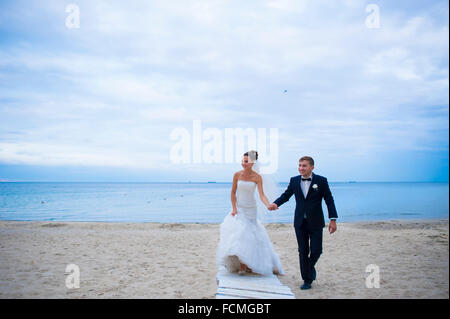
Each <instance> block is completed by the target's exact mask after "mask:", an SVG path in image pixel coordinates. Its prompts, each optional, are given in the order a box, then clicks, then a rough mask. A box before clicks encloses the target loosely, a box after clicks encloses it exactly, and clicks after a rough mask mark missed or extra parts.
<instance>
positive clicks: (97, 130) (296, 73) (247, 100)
mask: <svg viewBox="0 0 450 319" xmlns="http://www.w3.org/2000/svg"><path fill="white" fill-rule="evenodd" d="M78 4H79V6H80V19H81V20H80V29H77V30H69V29H67V28H65V26H64V19H65V15H66V13H65V11H64V5H61V4H55V3H54V2H35V3H33V2H32V3H30V4H27V8H29V9H30V10H29V11H31V12H33V14H29V13H27V14H26V15H24V16H22V15H20V12H22V11H23V6H24V4H20V3H19V4H17V5H16V6H14V5H10V8H8V9H9V10H8V12H9V13H8V14H6V13H3V16H4V17H5V18H7V19H8V23H9V24H2V25H3V28H6V30H7V32H8V31H9V32H10V33H11V37H13V35H14V32H15V31H16V30H17V29H18V30H20V31H21V32H24V33H25V34H27V37H23V38H22V39H20V40H19V39H13V40H11V41H10V42H5V43H4V44H1V45H0V47H1V51H0V81H1V82H2V84H4V85H3V88H0V99H2V101H3V102H2V105H0V112H1V113H2V118H1V119H0V124H1V125H2V127H3V130H1V129H0V142H2V141H3V142H2V151H1V152H0V161H2V162H8V163H13V162H20V163H29V164H35V163H44V162H45V163H49V164H52V165H53V164H54V165H57V164H58V165H64V164H68V165H78V164H79V163H81V162H83V163H84V164H85V165H113V166H121V165H123V166H127V167H133V166H135V167H162V166H158V165H161V164H160V163H161V162H164V161H167V158H168V156H169V150H170V146H171V141H170V139H169V135H170V132H171V130H173V129H174V128H176V127H180V126H181V127H187V128H189V127H190V126H191V125H192V120H194V119H201V120H202V121H203V123H204V125H205V127H217V128H224V127H246V126H251V127H254V128H257V127H266V128H269V127H277V128H279V131H280V145H281V147H280V152H290V151H291V150H293V149H295V148H299V147H300V148H303V149H311V150H316V151H318V152H322V153H323V152H325V153H327V152H328V153H329V154H339V153H341V154H344V156H347V155H346V154H350V153H351V152H356V153H358V152H360V153H361V152H362V153H365V154H370V153H376V152H378V151H379V150H380V149H382V150H386V149H389V150H392V151H395V150H397V149H402V150H403V149H404V150H418V149H422V150H423V149H442V148H445V147H447V148H448V139H447V140H445V139H443V138H441V137H438V136H442V132H446V130H447V131H448V125H447V124H446V122H447V120H448V84H449V83H448V21H445V20H444V21H443V20H441V18H440V16H438V14H439V13H438V12H437V11H436V6H431V7H430V9H429V10H428V11H420V12H419V11H411V10H409V8H408V7H405V9H404V10H403V11H401V10H400V13H401V14H400V13H399V9H395V10H394V9H392V10H389V9H388V8H387V5H384V6H381V15H382V16H381V21H382V27H381V28H380V29H368V28H366V26H365V23H364V21H365V18H366V14H367V13H366V12H365V6H364V3H361V2H360V1H349V0H347V1H331V2H330V1H291V0H268V1H266V2H246V3H245V4H243V3H242V2H237V1H207V2H205V1H188V2H186V1H168V2H167V1H152V2H147V1H141V2H139V1H137V2H133V4H132V5H131V4H130V3H128V2H122V1H116V2H114V1H95V2H90V1H80V2H79V3H78ZM444 7H445V8H446V9H447V10H448V5H445V6H444ZM58 21H60V22H58ZM12 22H14V23H12ZM285 89H287V92H286V93H284V90H285ZM437 106H442V108H441V111H439V112H440V113H436V112H438V111H436V110H435V109H434V108H436V107H437ZM436 114H439V115H436ZM249 124H250V125H249ZM299 127H302V128H303V129H299ZM13 130H16V131H19V132H21V134H19V135H17V134H16V135H14V134H9V133H7V132H8V131H13ZM62 141H64V142H62ZM125 154H126V155H125ZM112 157H114V158H115V160H112V161H108V160H107V159H108V158H112ZM83 159H85V160H84V161H83ZM149 163H150V164H149Z"/></svg>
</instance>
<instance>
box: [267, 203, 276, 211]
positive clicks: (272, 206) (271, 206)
mask: <svg viewBox="0 0 450 319" xmlns="http://www.w3.org/2000/svg"><path fill="white" fill-rule="evenodd" d="M267 209H268V210H276V209H278V205H277V204H275V203H272V204H270V205H269V206H267Z"/></svg>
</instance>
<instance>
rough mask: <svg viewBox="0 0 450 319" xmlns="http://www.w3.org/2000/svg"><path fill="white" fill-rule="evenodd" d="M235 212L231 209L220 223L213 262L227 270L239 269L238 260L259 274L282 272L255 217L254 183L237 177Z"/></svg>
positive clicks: (264, 232) (268, 240) (270, 244)
mask: <svg viewBox="0 0 450 319" xmlns="http://www.w3.org/2000/svg"><path fill="white" fill-rule="evenodd" d="M237 183H238V184H237V191H236V208H237V214H236V215H235V216H232V215H231V212H230V213H228V215H227V216H226V217H225V219H224V220H223V222H222V223H221V224H220V240H219V245H218V247H217V254H216V263H217V265H218V266H225V267H226V268H227V270H228V271H230V272H236V271H238V270H239V266H240V263H243V264H245V265H247V267H249V268H250V269H251V270H252V272H254V273H258V274H261V275H271V274H273V273H275V274H281V275H283V274H284V271H283V268H282V267H281V262H280V258H279V257H278V255H277V254H276V253H275V250H274V248H273V245H272V242H271V241H270V238H269V235H268V234H267V232H266V229H265V228H264V226H263V224H261V222H260V221H259V220H258V218H257V204H256V199H255V189H256V183H255V182H252V181H242V180H238V182H237Z"/></svg>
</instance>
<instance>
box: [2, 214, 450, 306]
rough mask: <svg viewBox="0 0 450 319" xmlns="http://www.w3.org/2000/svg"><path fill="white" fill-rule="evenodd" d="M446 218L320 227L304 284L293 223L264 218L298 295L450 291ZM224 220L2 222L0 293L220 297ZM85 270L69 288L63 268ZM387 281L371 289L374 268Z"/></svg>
mask: <svg viewBox="0 0 450 319" xmlns="http://www.w3.org/2000/svg"><path fill="white" fill-rule="evenodd" d="M448 225H449V221H448V219H428V220H410V219H408V220H384V221H371V222H367V221H363V222H351V223H350V222H349V223H344V222H342V223H339V222H338V229H337V231H336V233H334V234H332V235H330V234H329V233H328V231H327V229H326V228H325V229H324V232H323V254H322V255H321V257H320V259H319V261H318V263H317V266H316V269H317V280H316V281H315V282H314V283H313V289H311V290H309V291H302V290H300V288H299V286H300V284H301V283H302V279H301V276H300V271H299V265H298V251H297V242H296V237H295V232H294V231H293V226H292V223H271V224H265V228H266V230H267V232H268V234H269V237H270V238H271V241H272V243H273V245H274V248H275V251H276V252H277V254H278V255H279V256H280V260H281V262H282V265H283V268H284V270H285V272H286V275H284V276H279V277H278V278H279V279H280V281H281V282H282V283H283V284H284V285H287V286H288V287H289V288H291V290H292V292H293V293H294V294H295V295H296V298H298V299H308V298H338V299H340V298H346V299H347V298H363V299H364V298H367V299H371V298H387V299H390V298H425V299H427V298H449V288H448V287H449V262H448V258H449V246H448V235H449V228H448ZM219 233H220V229H219V224H218V223H208V224H206V223H157V222H89V221H88V222H78V221H74V222H71V221H4V220H0V298H76V299H78V298H162V299H172V298H175V299H202V298H205V299H213V298H215V292H216V289H217V284H216V281H215V276H216V273H217V266H216V264H215V252H216V248H217V244H218V240H219ZM69 264H76V265H78V266H79V268H80V288H78V289H69V288H67V287H66V285H65V282H66V278H67V275H68V274H66V273H65V270H66V267H67V265H69ZM373 264H375V265H378V266H379V269H380V288H371V289H370V288H367V287H366V284H365V282H366V277H367V276H368V274H369V273H367V272H366V267H367V266H368V265H373Z"/></svg>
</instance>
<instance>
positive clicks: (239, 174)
mask: <svg viewBox="0 0 450 319" xmlns="http://www.w3.org/2000/svg"><path fill="white" fill-rule="evenodd" d="M241 174H242V170H240V171H237V172H236V173H234V175H233V178H238V177H239V176H241Z"/></svg>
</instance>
